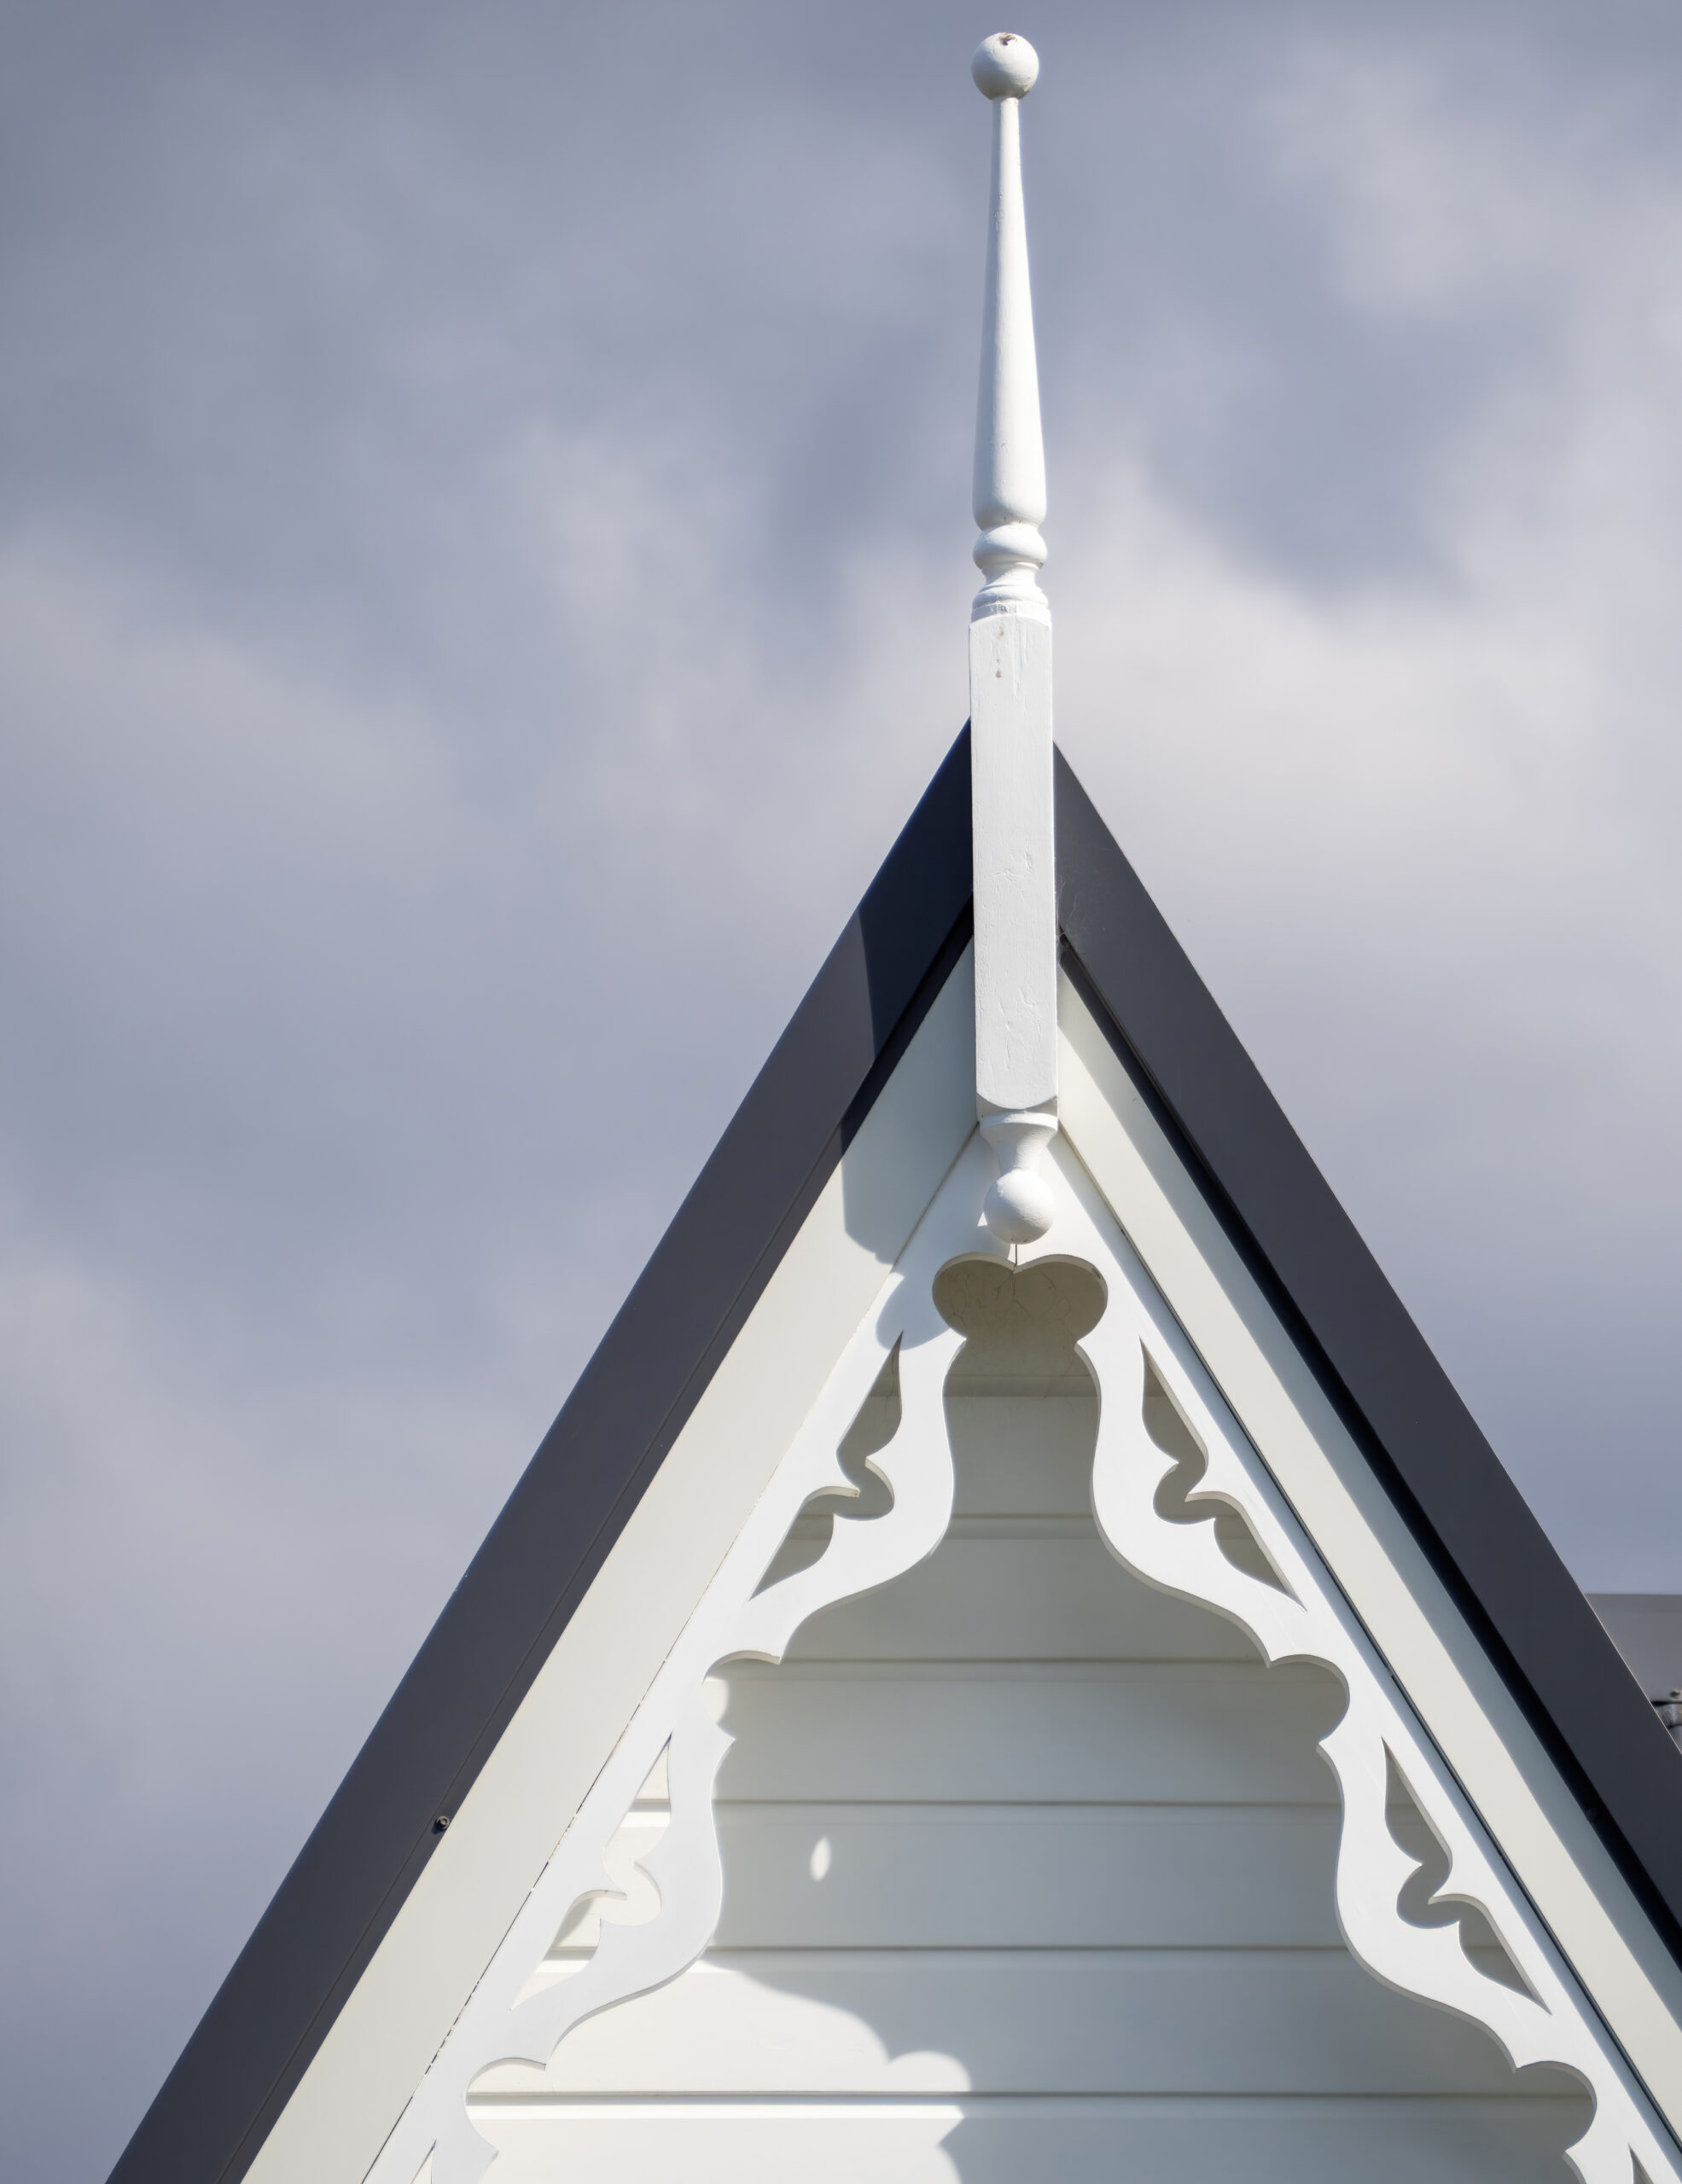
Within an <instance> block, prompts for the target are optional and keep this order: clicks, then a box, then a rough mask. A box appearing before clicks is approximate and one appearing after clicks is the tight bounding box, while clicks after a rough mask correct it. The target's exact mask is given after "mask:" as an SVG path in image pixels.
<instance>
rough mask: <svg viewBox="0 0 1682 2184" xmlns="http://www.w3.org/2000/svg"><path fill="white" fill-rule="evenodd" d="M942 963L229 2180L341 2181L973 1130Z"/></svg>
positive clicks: (397, 2100)
mask: <svg viewBox="0 0 1682 2184" xmlns="http://www.w3.org/2000/svg"><path fill="white" fill-rule="evenodd" d="M972 985H973V978H972V967H971V959H970V956H969V954H968V953H966V954H965V956H963V959H962V960H961V961H960V962H959V963H958V964H957V967H956V968H955V969H954V971H953V973H952V977H951V978H950V979H948V980H947V982H946V986H945V988H944V989H943V990H942V992H941V993H940V996H939V998H938V999H937V1000H936V1001H935V1002H934V1006H933V1007H932V1008H930V1010H929V1012H928V1015H927V1017H926V1018H925V1019H924V1020H923V1022H922V1025H921V1026H920V1027H919V1029H918V1031H917V1036H916V1037H915V1038H914V1039H913V1040H912V1041H911V1045H910V1047H909V1048H907V1050H906V1052H905V1056H904V1057H903V1059H902V1060H901V1061H900V1062H899V1066H898V1068H897V1069H896V1070H895V1071H894V1072H893V1076H892V1077H890V1079H889V1080H888V1083H887V1085H886V1086H884V1088H883V1089H882V1094H881V1095H880V1097H879V1098H878V1099H877V1101H876V1105H875V1107H873V1108H872V1109H871V1111H870V1115H869V1116H868V1117H867V1118H866V1120H865V1122H864V1126H863V1128H862V1129H861V1130H859V1132H858V1136H856V1137H855V1138H854V1140H853V1143H852V1144H851V1145H850V1146H849V1147H847V1152H846V1153H845V1154H844V1155H843V1157H842V1159H841V1164H840V1165H839V1167H838V1168H837V1169H836V1170H835V1174H834V1175H833V1176H831V1177H830V1179H829V1182H828V1183H827V1184H826V1186H825V1187H824V1190H823V1192H822V1193H821V1194H820V1195H819V1197H818V1201H817V1203H816V1205H814V1206H813V1208H812V1211H811V1212H810V1213H809V1214H808V1215H807V1217H806V1220H805V1222H804V1223H802V1225H801V1227H800V1232H799V1234H797V1235H796V1236H795V1238H794V1241H793V1243H792V1244H791V1245H790V1246H789V1250H788V1252H786V1253H785V1255H784V1257H783V1262H782V1263H781V1264H780V1265H779V1267H778V1268H777V1271H776V1272H775V1274H774V1275H772V1276H771V1281H769V1282H768V1283H767V1285H766V1287H765V1292H764V1294H763V1295H762V1296H761V1297H760V1300H759V1302H758V1304H756V1305H755V1306H754V1310H753V1312H752V1313H751V1314H750V1315H749V1316H748V1321H747V1324H746V1325H745V1326H744V1327H743V1328H742V1333H740V1334H739V1335H738V1336H737V1338H736V1342H735V1343H734V1344H733V1345H732V1346H731V1348H730V1352H729V1354H728V1356H726V1357H725V1360H724V1362H723V1363H722V1364H721V1365H720V1367H719V1370H718V1372H717V1373H716V1374H714V1375H713V1380H712V1381H711V1383H710V1384H709V1385H708V1386H707V1390H706V1391H705V1393H704V1394H703V1396H702V1397H701V1400H700V1402H699V1403H697V1404H696V1406H695V1411H694V1413H693V1414H691V1416H690V1420H689V1421H688V1423H687V1424H686V1425H685V1426H684V1430H683V1432H681V1433H680V1434H679V1435H678V1439H677V1441H676V1443H674V1444H673V1446H672V1450H671V1452H670V1454H669V1455H667V1456H666V1461H665V1462H664V1463H663V1464H662V1465H661V1468H660V1471H659V1472H658V1473H657V1474H656V1476H655V1479H654V1481H653V1482H652V1484H650V1486H649V1490H648V1492H647V1493H646V1494H645V1495H644V1496H643V1499H642V1501H641V1502H640V1503H639V1504H638V1506H637V1509H636V1511H635V1512H634V1513H633V1514H632V1516H631V1519H630V1520H629V1522H628V1523H627V1524H626V1528H625V1530H624V1531H623V1532H622V1533H621V1534H620V1538H619V1540H618V1541H617V1542H616V1543H615V1545H614V1548H613V1550H612V1552H611V1553H610V1554H609V1555H608V1559H607V1560H606V1562H605V1563H604V1565H602V1570H601V1571H600V1573H599V1574H598V1575H597V1578H596V1581H595V1583H593V1584H592V1585H591V1589H590V1590H589V1592H588V1593H587V1594H585V1598H584V1600H583V1601H582V1602H581V1603H580V1604H579V1609H578V1612H576V1614H575V1615H574V1616H573V1618H572V1621H571V1622H570V1623H568V1625H567V1629H566V1630H565V1631H564V1632H563V1633H562V1636H561V1638H560V1640H559V1641H558V1642H557V1643H556V1647H555V1650H554V1651H553V1653H551V1654H550V1657H549V1659H548V1660H547V1662H546V1663H545V1664H544V1667H543V1668H542V1670H540V1671H539V1673H538V1676H537V1678H536V1680H535V1682H533V1686H532V1688H531V1690H530V1691H529V1692H528V1693H527V1695H526V1698H525V1699H524V1700H523V1701H522V1702H521V1706H520V1708H519V1710H518V1711H517V1712H516V1713H515V1717H514V1719H513V1721H512V1722H510V1723H509V1727H508V1728H507V1730H506V1731H505V1733H504V1734H503V1736H502V1738H501V1739H500V1740H499V1741H498V1745H497V1746H496V1749H495V1751H493V1752H492V1755H491V1757H490V1758H489V1759H488V1760H487V1761H486V1765H485V1768H484V1770H483V1772H482V1773H481V1774H480V1776H479V1779H478V1780H477V1781H476V1782H475V1783H474V1786H473V1789H472V1790H471V1792H469V1795H468V1796H467V1797H466V1798H464V1799H463V1802H462V1804H461V1806H460V1809H458V1810H457V1813H456V1815H454V1817H453V1819H452V1821H451V1827H450V1831H449V1833H448V1834H447V1835H445V1837H443V1838H442V1839H441V1840H440V1841H439V1844H438V1847H437V1849H436V1850H435V1851H434V1854H433V1856H432V1857H431V1859H430V1860H429V1861H428V1865H427V1867H426V1870H425V1872H424V1873H422V1876H421V1878H420V1879H419V1880H418V1881H417V1882H416V1885H415V1887H414V1889H413V1891H411V1893H410V1896H409V1898H408V1900H407V1902H405V1903H404V1907H403V1908H402V1910H401V1911H400V1912H399V1914H398V1916H397V1918H396V1919H395V1920H394V1921H393V1925H392V1927H391V1930H390V1931H389V1932H388V1933H387V1935H386V1937H385V1938H384V1940H383V1941H382V1942H381V1944H380V1947H379V1949H377V1950H376V1951H375V1955H374V1958H373V1960H372V1962H371V1963H370V1965H369V1967H368V1969H367V1971H366V1972H364V1974H363V1976H362V1978H361V1979H360V1980H359V1981H358V1984H357V1987H356V1989H355V1990H354V1992H353V1993H352V1995H351V1996H350V1999H349V2000H348V2001H346V2004H345V2007H343V2009H342V2010H341V2011H340V2013H339V2016H338V2018H337V2019H336V2020H335V2024H334V2025H333V2027H332V2030H330V2031H329V2034H328V2036H327V2037H326V2039H325V2040H324V2041H323V2043H322V2046H321V2047H320V2049H319V2050H318V2052H317V2054H316V2056H315V2058H314V2059H313V2060H312V2061H311V2065H310V2067H309V2069H308V2070H307V2071H306V2073H305V2075H304V2077H303V2079H302V2081H301V2082H300V2084H299V2087H298V2089H297V2091H296V2092H295V2093H294V2094H293V2096H292V2099H291V2100H289V2101H288V2104H287V2106H286V2108H285V2110H284V2111H283V2112H282V2115H281V2117H279V2119H278V2121H277V2122H276V2125H275V2128H274V2129H273V2130H272V2131H271V2133H270V2135H269V2136H268V2138H267V2140H265V2143H264V2145H263V2147H262V2149H261V2151H260V2152H259V2154H258V2156H257V2158H256V2160H255V2161H254V2162H253V2164H252V2167H251V2169H250V2170H249V2172H248V2174H249V2176H250V2179H251V2184H360V2180H361V2179H362V2178H363V2177H364V2175H366V2174H367V2171H368V2169H369V2167H370V2164H371V2163H372V2162H373V2161H374V2159H375V2156H376V2155H377V2154H378V2152H379V2150H380V2147H381V2145H382V2143H383V2142H384V2141H385V2140H386V2138H387V2135H388V2134H389V2133H390V2131H391V2130H392V2129H393V2125H394V2124H395V2123H396V2122H397V2120H398V2118H399V2115H400V2114H401V2112H402V2111H403V2109H404V2105H405V2104H406V2103H407V2101H408V2100H409V2099H410V2095H411V2094H413V2092H414V2090H415V2088H416V2085H417V2084H418V2083H419V2082H420V2080H421V2078H422V2075H423V2074H424V2072H425V2071H426V2069H427V2066H428V2063H429V2062H430V2061H431V2059H432V2058H433V2056H434V2053H436V2052H437V2050H438V2047H439V2043H440V2042H442V2040H443V2039H444V2036H445V2034H446V2033H447V2031H448V2030H449V2028H450V2026H451V2023H452V2022H453V2021H454V2019H455V2018H456V2016H457V2013H458V2012H459V2011H460V2009H461V2007H462V2006H463V2002H464V2001H466V1999H467V1997H468V1995H469V1993H470V1992H471V1991H472V1989H473V1987H474V1983H475V1982H476V1981H477V1980H478V1979H479V1978H480V1974H481V1973H482V1972H483V1971H484V1969H485V1967H486V1965H487V1964H488V1963H489V1962H490V1961H491V1959H492V1956H493V1955H494V1954H495V1952H496V1949H497V1946H498V1943H499V1942H500V1941H501V1940H502V1938H503V1935H504V1934H505V1933H506V1932H507V1931H508V1929H509V1926H510V1924H511V1923H512V1921H513V1920H515V1917H516V1915H517V1914H518V1913H519V1911H520V1908H521V1904H522V1902H524V1901H525V1899H526V1896H527V1893H528V1891H530V1889H531V1887H532V1885H533V1882H534V1881H535V1880H536V1879H537V1877H538V1873H540V1872H541V1871H542V1870H543V1867H544V1863H545V1862H546V1861H547V1860H548V1858H549V1857H550V1854H551V1853H552V1851H553V1850H554V1849H555V1846H556V1843H557V1841H558V1840H559V1839H560V1838H561V1836H562V1833H564V1831H565V1830H566V1828H567V1825H568V1824H569V1822H570V1821H572V1819H573V1815H574V1814H575V1812H576V1811H577V1810H578V1809H579V1805H580V1804H581V1803H582V1802H583V1800H584V1798H585V1795H586V1793H587V1792H589V1790H590V1787H591V1783H592V1781H593V1780H595V1778H596V1776H597V1773H598V1772H599V1770H600V1769H601V1768H602V1764H603V1763H604V1762H605V1761H606V1760H607V1758H608V1755H609V1753H610V1752H611V1751H613V1749H614V1745H615V1744H616V1743H617V1741H618V1740H619V1738H620V1735H621V1734H622V1733H623V1731H624V1729H625V1727H626V1723H627V1722H629V1721H630V1719H631V1716H632V1714H633V1713H634V1712H635V1711H636V1710H637V1705H639V1703H640V1702H641V1700H642V1699H643V1695H644V1693H646V1692H647V1691H648V1689H649V1686H650V1685H651V1684H652V1682H654V1680H655V1676H656V1675H657V1674H658V1672H659V1670H660V1668H661V1663H662V1662H663V1661H664V1660H665V1658H666V1655H667V1654H668V1653H669V1652H670V1650H671V1648H672V1645H673V1644H674V1643H675V1641H676V1640H677V1638H678V1635H679V1633H680V1632H681V1631H682V1629H684V1625H685V1623H687V1622H688V1620H689V1618H690V1614H691V1613H692V1612H693V1611H694V1609H695V1605H696V1603H697V1602H698V1601H699V1600H700V1599H701V1595H702V1594H704V1592H705V1591H706V1589H707V1585H708V1583H710V1582H711V1580H712V1578H713V1576H714V1574H715V1572H716V1571H718V1569H719V1565H720V1564H721V1563H722V1562H723V1561H724V1560H725V1555H726V1554H727V1553H728V1551H729V1549H730V1543H731V1542H732V1541H733V1540H734V1539H735V1538H736V1535H737V1534H738V1532H739V1531H741V1529H742V1525H743V1524H744V1523H745V1522H746V1521H747V1519H748V1514H749V1513H750V1512H751V1511H752V1509H753V1508H754V1505H755V1504H756V1503H757V1502H758V1501H759V1499H760V1496H761V1495H762V1494H763V1493H764V1491H765V1487H766V1484H767V1482H768V1481H769V1480H770V1478H771V1475H772V1473H773V1472H774V1471H775V1469H776V1467H777V1464H778V1462H779V1461H781V1459H782V1458H783V1455H784V1453H785V1451H786V1450H787V1449H788V1447H789V1443H790V1441H791V1440H792V1439H793V1438H794V1435H795V1433H796V1432H797V1431H798V1429H799V1427H800V1422H801V1420H803V1419H804V1418H805V1417H806V1414H807V1413H808V1412H809V1411H810V1410H811V1409H812V1405H813V1403H815V1402H816V1401H817V1400H818V1395H819V1393H820V1391H821V1390H822V1389H823V1387H824V1383H825V1381H826V1380H827V1379H828V1377H829V1374H830V1372H831V1370H832V1368H834V1365H835V1359H836V1357H837V1356H839V1355H840V1354H841V1350H843V1349H844V1347H845V1346H846V1345H847V1342H848V1340H849V1339H850V1338H851V1337H852V1335H853V1332H854V1330H855V1329H856V1328H857V1327H858V1324H859V1321H861V1319H862V1318H863V1317H864V1315H865V1314H866V1313H867V1312H868V1311H869V1310H870V1305H871V1303H872V1300H873V1299H874V1298H876V1295H877V1294H878V1292H880V1290H881V1288H882V1283H883V1281H884V1280H885V1278H886V1276H887V1275H888V1269H889V1268H890V1267H891V1266H892V1265H893V1263H894V1262H895V1260H896V1259H897V1258H899V1254H900V1252H901V1251H902V1249H903V1247H904V1246H905V1240H906V1239H907V1237H908V1236H909V1235H910V1234H911V1230H912V1229H913V1228H914V1226H915V1224H916V1223H917V1219H918V1217H920V1215H921V1213H922V1209H923V1208H924V1207H925V1206H926V1205H928V1202H929V1200H930V1199H931V1198H932V1197H933V1196H934V1193H935V1191H936V1190H937V1188H939V1185H940V1178H941V1176H943V1175H944V1174H945V1173H946V1170H947V1169H948V1168H949V1167H950V1166H951V1165H952V1161H953V1160H954V1159H956V1158H957V1154H958V1153H959V1151H960V1150H961V1148H962V1147H963V1144H964V1142H965V1141H966V1139H967V1138H968V1137H969V1136H970V1134H971V1133H972V1132H973V1130H974V1119H973V1118H974V1075H973V1070H974V1046H973V1043H972V1037H971V1024H972V1020H973V1019H972V1012H973V1007H974V1002H973V996H972Z"/></svg>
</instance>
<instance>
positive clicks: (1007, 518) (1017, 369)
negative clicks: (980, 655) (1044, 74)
mask: <svg viewBox="0 0 1682 2184" xmlns="http://www.w3.org/2000/svg"><path fill="white" fill-rule="evenodd" d="M971 73H973V74H974V76H975V81H976V83H977V84H979V86H980V87H981V90H982V91H983V92H985V93H986V95H987V97H988V98H989V99H990V100H991V101H992V194H991V203H990V205H989V207H988V221H987V288H986V292H985V300H984V302H983V305H982V317H981V393H980V398H979V399H978V400H977V402H976V404H975V521H976V523H977V525H978V526H980V530H981V536H980V537H979V538H977V540H976V541H975V564H976V566H977V567H978V568H979V569H980V570H981V572H982V574H983V575H984V576H985V577H986V578H987V582H986V584H983V586H982V587H981V590H980V591H979V592H978V593H977V594H976V597H975V608H974V612H975V614H976V615H977V616H978V617H979V616H981V615H983V614H991V613H996V612H998V610H999V609H1001V608H1003V609H1005V610H1006V611H1010V610H1014V611H1016V612H1017V613H1022V612H1027V613H1043V612H1044V611H1045V595H1044V593H1043V592H1042V591H1041V590H1040V589H1039V569H1040V568H1041V566H1043V564H1044V562H1045V540H1044V539H1043V538H1042V537H1040V535H1039V526H1040V525H1041V524H1042V523H1044V522H1045V448H1044V446H1043V444H1042V443H1041V439H1040V432H1039V369H1038V366H1037V365H1036V363H1035V361H1034V353H1033V298H1032V295H1031V293H1030V291H1029V288H1028V257H1027V218H1026V215H1025V214H1024V212H1023V210H1022V150H1021V102H1022V100H1023V98H1024V97H1025V96H1026V95H1027V92H1028V91H1029V90H1031V89H1032V87H1033V83H1034V80H1035V78H1037V77H1038V75H1039V60H1038V58H1037V56H1036V55H1035V54H1034V50H1033V47H1032V46H1031V45H1029V44H1028V43H1027V40H1026V39H1025V38H1017V37H1016V36H1015V35H1014V33H1012V32H1009V31H1005V32H1001V33H1000V34H999V35H998V37H997V38H989V39H988V40H987V44H985V45H983V46H982V47H981V50H980V51H979V52H978V53H977V54H976V55H975V61H974V62H973V63H972V64H971Z"/></svg>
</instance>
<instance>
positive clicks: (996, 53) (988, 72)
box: [969, 31, 1039, 99]
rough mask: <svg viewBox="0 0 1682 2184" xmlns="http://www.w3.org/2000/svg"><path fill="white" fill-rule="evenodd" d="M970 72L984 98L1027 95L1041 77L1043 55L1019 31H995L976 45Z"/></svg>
mask: <svg viewBox="0 0 1682 2184" xmlns="http://www.w3.org/2000/svg"><path fill="white" fill-rule="evenodd" d="M969 73H970V74H971V75H972V76H973V77H974V78H975V88H976V90H978V91H980V92H981V95H982V96H983V97H984V98H989V99H1021V98H1026V97H1027V95H1028V93H1029V92H1030V91H1031V90H1033V87H1034V84H1035V83H1036V82H1037V81H1038V79H1039V55H1038V54H1037V53H1036V52H1035V51H1034V49H1033V47H1032V46H1031V45H1030V44H1028V42H1027V39H1026V38H1019V37H1018V36H1017V34H1016V32H1015V31H995V32H993V34H992V37H991V38H983V39H982V40H981V44H979V45H978V46H977V47H976V48H975V59H974V60H973V61H971V62H970V64H969Z"/></svg>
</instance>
